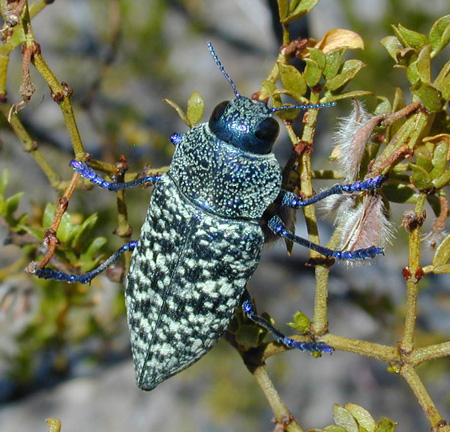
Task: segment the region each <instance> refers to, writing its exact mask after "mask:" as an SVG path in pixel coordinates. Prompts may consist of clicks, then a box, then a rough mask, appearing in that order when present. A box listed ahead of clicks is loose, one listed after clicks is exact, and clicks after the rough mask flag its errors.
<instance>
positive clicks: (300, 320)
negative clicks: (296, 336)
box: [288, 311, 311, 333]
mask: <svg viewBox="0 0 450 432" xmlns="http://www.w3.org/2000/svg"><path fill="white" fill-rule="evenodd" d="M293 318H294V322H291V323H288V326H289V327H292V328H293V329H295V330H297V331H298V332H300V333H305V332H306V331H307V330H308V329H309V326H310V325H311V320H310V319H309V318H308V317H307V316H306V315H305V314H304V313H303V312H302V311H297V312H295V314H294V316H293Z"/></svg>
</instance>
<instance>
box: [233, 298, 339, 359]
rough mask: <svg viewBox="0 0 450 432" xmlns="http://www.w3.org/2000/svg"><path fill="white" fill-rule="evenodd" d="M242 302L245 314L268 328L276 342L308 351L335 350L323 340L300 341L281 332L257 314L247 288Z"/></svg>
mask: <svg viewBox="0 0 450 432" xmlns="http://www.w3.org/2000/svg"><path fill="white" fill-rule="evenodd" d="M242 299H243V302H242V311H243V312H244V314H245V315H246V316H247V317H248V318H250V319H251V320H252V321H253V322H254V323H256V324H257V325H259V326H260V327H262V328H264V329H266V330H267V331H268V332H269V333H270V334H271V335H272V336H273V338H274V339H275V341H276V342H278V343H281V344H283V345H285V346H287V347H288V348H296V349H298V350H300V351H308V352H319V353H322V352H329V353H331V352H333V351H334V348H333V347H330V346H329V345H326V344H324V343H323V342H300V341H295V340H293V339H291V338H289V337H287V336H285V335H284V334H283V333H281V332H280V331H279V330H278V329H277V328H275V327H274V326H273V325H272V324H270V323H269V321H267V320H266V319H265V318H263V317H262V316H259V315H257V314H256V312H255V310H254V308H253V304H252V300H251V297H250V294H249V293H248V291H247V290H245V292H244V295H243V298H242Z"/></svg>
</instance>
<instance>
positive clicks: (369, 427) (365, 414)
mask: <svg viewBox="0 0 450 432" xmlns="http://www.w3.org/2000/svg"><path fill="white" fill-rule="evenodd" d="M344 408H345V409H347V410H348V411H349V412H350V414H351V415H352V416H353V417H354V418H355V420H356V421H357V422H358V425H359V426H360V428H361V427H362V428H364V429H365V430H366V431H367V432H374V431H375V427H376V425H377V423H376V421H375V419H374V418H373V417H372V415H371V414H370V413H369V411H367V410H365V409H364V408H363V407H360V406H359V405H356V404H353V403H348V404H345V406H344Z"/></svg>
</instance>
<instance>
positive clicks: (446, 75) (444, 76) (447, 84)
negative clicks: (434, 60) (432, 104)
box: [433, 60, 450, 100]
mask: <svg viewBox="0 0 450 432" xmlns="http://www.w3.org/2000/svg"><path fill="white" fill-rule="evenodd" d="M433 84H434V86H435V87H436V88H437V89H438V90H440V91H441V92H442V97H443V98H444V100H448V99H449V98H450V60H449V61H448V62H447V63H445V65H444V66H443V68H442V69H441V71H440V72H439V74H438V76H437V77H436V79H435V80H434V83H433Z"/></svg>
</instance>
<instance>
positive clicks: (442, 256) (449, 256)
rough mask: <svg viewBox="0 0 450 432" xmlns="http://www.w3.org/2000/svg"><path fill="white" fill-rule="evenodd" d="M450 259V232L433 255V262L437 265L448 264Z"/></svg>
mask: <svg viewBox="0 0 450 432" xmlns="http://www.w3.org/2000/svg"><path fill="white" fill-rule="evenodd" d="M449 260H450V234H449V235H448V236H447V237H445V239H444V240H442V242H441V244H440V245H439V247H438V248H437V250H436V253H435V254H434V257H433V262H432V264H433V265H434V266H436V267H438V266H442V265H444V264H447V263H448V262H449Z"/></svg>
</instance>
